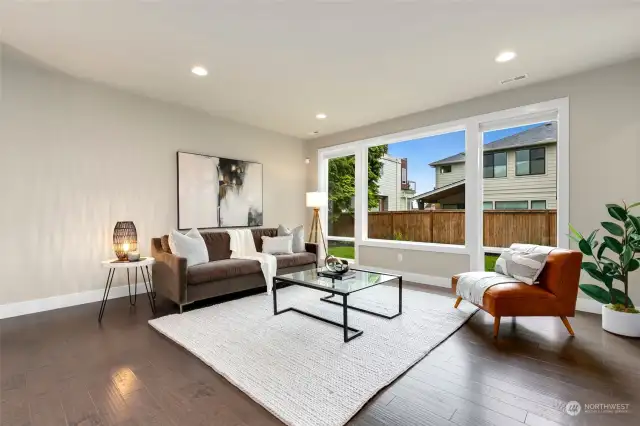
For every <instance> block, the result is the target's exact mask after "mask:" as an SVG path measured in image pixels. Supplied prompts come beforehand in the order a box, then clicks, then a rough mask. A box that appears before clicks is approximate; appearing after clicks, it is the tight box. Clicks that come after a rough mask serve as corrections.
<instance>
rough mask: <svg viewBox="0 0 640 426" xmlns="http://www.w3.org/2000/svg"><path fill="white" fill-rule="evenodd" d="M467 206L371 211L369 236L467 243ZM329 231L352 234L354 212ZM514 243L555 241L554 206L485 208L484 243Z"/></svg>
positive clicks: (340, 234) (506, 245) (384, 238)
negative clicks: (463, 208)
mask: <svg viewBox="0 0 640 426" xmlns="http://www.w3.org/2000/svg"><path fill="white" fill-rule="evenodd" d="M464 229H465V223H464V210H411V211H402V212H370V213H369V238H376V239H382V240H404V241H416V242H426V243H441V244H464V232H465V231H464ZM329 235H331V236H334V237H353V236H354V223H353V216H350V215H342V216H340V217H339V218H338V220H336V221H335V222H333V223H331V224H329ZM512 243H530V244H539V245H545V246H546V245H550V246H555V245H556V211H555V210H485V212H484V245H485V246H486V247H509V246H510V245H511V244H512Z"/></svg>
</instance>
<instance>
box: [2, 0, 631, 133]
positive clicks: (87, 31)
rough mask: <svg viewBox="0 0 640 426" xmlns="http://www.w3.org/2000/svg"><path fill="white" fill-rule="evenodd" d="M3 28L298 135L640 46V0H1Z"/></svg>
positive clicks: (44, 49) (158, 89)
mask: <svg viewBox="0 0 640 426" xmlns="http://www.w3.org/2000/svg"><path fill="white" fill-rule="evenodd" d="M0 26H1V27H2V38H3V40H4V42H6V43H8V44H10V45H13V46H15V47H16V48H18V49H20V50H22V51H24V52H26V53H28V54H30V55H32V56H34V57H36V58H38V59H40V60H41V61H43V62H46V63H48V64H50V65H52V66H54V67H56V68H59V69H61V70H63V71H65V72H67V73H70V74H72V75H76V76H79V77H83V78H89V79H92V80H97V81H101V82H104V83H107V84H110V85H113V86H117V87H121V88H124V89H127V90H130V91H134V92H137V93H143V94H146V95H148V96H151V97H154V98H159V99H162V100H166V101H171V102H177V103H180V104H184V105H189V106H192V107H196V108H199V109H202V110H205V111H207V112H209V113H211V114H213V115H219V116H224V117H228V118H231V119H234V120H236V121H240V122H245V123H249V124H253V125H255V126H259V127H263V128H267V129H272V130H275V131H278V132H281V133H285V134H289V135H294V136H297V137H300V138H309V137H311V136H310V132H312V131H314V130H319V131H320V135H325V134H328V133H332V132H337V131H340V130H345V129H348V128H353V127H358V126H362V125H366V124H369V123H373V122H376V121H380V120H384V119H388V118H392V117H396V116H400V115H404V114H408V113H411V112H416V111H420V110H424V109H428V108H433V107H436V106H439V105H443V104H447V103H451V102H455V101H459V100H463V99H468V98H471V97H475V96H479V95H483V94H487V93H491V92H496V91H499V90H506V89H508V88H511V87H517V86H518V85H524V84H530V83H533V82H537V81H541V80H546V79H549V78H553V77H557V76H560V75H565V74H570V73H573V72H576V71H579V70H583V69H587V68H592V67H596V66H599V65H603V64H608V63H612V62H617V61H621V60H625V59H627V58H631V57H635V56H638V55H640V2H639V1H637V0H598V1H596V0H563V1H560V0H535V1H534V0H510V1H508V0H476V1H462V0H460V1H446V0H440V1H435V0H432V1H414V2H411V1H399V0H398V1H378V0H366V1H364V0H363V1H356V0H353V1H338V0H336V1H326V2H322V1H319V0H318V1H307V0H295V1H294V0H289V1H252V2H249V1H244V2H241V1H223V0H201V1H195V0H190V1H189V0H164V1H160V0H159V1H153V0H147V1H133V0H132V1H119V0H111V1H81V0H76V1H54V0H52V1H33V2H31V1H11V0H0ZM505 49H512V50H515V51H516V52H517V53H518V57H517V58H516V59H515V60H514V61H512V62H509V63H506V64H497V63H495V62H494V57H495V56H496V55H497V54H498V53H499V52H500V51H501V50H505ZM195 64H200V65H203V66H205V67H206V68H208V70H209V76H208V77H205V78H198V77H195V76H193V75H192V74H191V73H190V68H191V67H192V66H193V65H195ZM522 73H528V74H529V76H530V78H529V79H527V80H524V81H522V82H517V83H512V84H510V85H507V86H501V85H500V84H499V81H500V80H503V79H505V78H509V77H512V76H515V75H518V74H522ZM318 112H324V113H326V114H327V115H328V118H327V119H326V120H323V121H319V120H317V119H316V118H315V115H316V113H318Z"/></svg>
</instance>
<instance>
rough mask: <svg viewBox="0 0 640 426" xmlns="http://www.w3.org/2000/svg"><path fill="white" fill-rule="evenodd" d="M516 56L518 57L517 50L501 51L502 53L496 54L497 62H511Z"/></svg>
mask: <svg viewBox="0 0 640 426" xmlns="http://www.w3.org/2000/svg"><path fill="white" fill-rule="evenodd" d="M515 57H516V52H511V51H506V52H500V54H499V55H498V56H496V62H509V61H510V60H512V59H513V58H515Z"/></svg>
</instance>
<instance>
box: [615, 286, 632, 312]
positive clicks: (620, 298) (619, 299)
mask: <svg viewBox="0 0 640 426" xmlns="http://www.w3.org/2000/svg"><path fill="white" fill-rule="evenodd" d="M611 295H612V296H613V300H614V302H615V303H620V304H621V305H624V302H625V299H627V300H629V307H631V308H634V307H635V306H633V302H632V301H631V298H630V297H629V296H626V295H625V294H624V292H623V291H620V290H618V289H617V288H612V289H611Z"/></svg>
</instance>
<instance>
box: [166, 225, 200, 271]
mask: <svg viewBox="0 0 640 426" xmlns="http://www.w3.org/2000/svg"><path fill="white" fill-rule="evenodd" d="M169 248H170V249H171V252H172V253H173V254H175V255H176V256H178V257H185V258H186V259H187V267H189V266H193V265H199V264H201V263H207V262H208V261H209V251H208V250H207V245H206V244H205V243H204V238H202V235H200V232H198V230H197V229H196V228H193V229H192V230H191V231H189V232H187V233H186V234H182V233H180V232H178V231H176V230H175V229H172V230H171V232H169Z"/></svg>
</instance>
